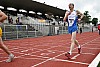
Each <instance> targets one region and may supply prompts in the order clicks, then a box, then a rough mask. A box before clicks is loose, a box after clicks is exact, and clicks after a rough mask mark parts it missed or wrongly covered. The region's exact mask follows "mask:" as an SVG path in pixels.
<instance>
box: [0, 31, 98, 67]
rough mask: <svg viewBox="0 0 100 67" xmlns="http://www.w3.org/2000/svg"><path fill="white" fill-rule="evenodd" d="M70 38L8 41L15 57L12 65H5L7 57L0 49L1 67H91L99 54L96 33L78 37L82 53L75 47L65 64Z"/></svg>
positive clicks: (62, 36)
mask: <svg viewBox="0 0 100 67" xmlns="http://www.w3.org/2000/svg"><path fill="white" fill-rule="evenodd" d="M70 38H71V36H70V35H69V34H64V35H57V36H47V37H40V38H27V39H20V40H10V41H5V42H4V44H6V45H7V46H8V47H9V49H10V51H11V52H12V53H13V54H14V55H15V59H14V60H13V62H12V63H5V60H6V59H7V54H6V53H4V52H3V51H2V50H1V49H0V67H88V65H89V64H90V63H91V62H92V61H93V59H94V58H95V57H96V56H97V54H98V53H99V52H100V36H99V35H98V33H97V32H94V33H91V32H85V33H82V34H77V40H78V41H79V42H80V44H81V46H82V53H81V54H80V55H79V54H77V48H76V46H75V48H74V50H73V55H72V58H73V57H74V58H76V59H75V60H65V59H66V57H65V56H64V54H65V53H66V52H67V51H68V50H69V47H70Z"/></svg>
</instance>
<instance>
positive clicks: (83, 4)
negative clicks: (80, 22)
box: [34, 0, 100, 20]
mask: <svg viewBox="0 0 100 67" xmlns="http://www.w3.org/2000/svg"><path fill="white" fill-rule="evenodd" d="M34 1H38V2H41V3H43V2H45V4H47V5H51V6H54V7H58V8H60V9H64V10H65V9H66V10H69V9H68V4H69V3H74V5H75V8H74V9H75V10H79V11H80V12H82V13H84V12H85V11H89V15H90V16H92V18H94V17H95V18H98V19H99V20H100V5H99V4H100V0H34Z"/></svg>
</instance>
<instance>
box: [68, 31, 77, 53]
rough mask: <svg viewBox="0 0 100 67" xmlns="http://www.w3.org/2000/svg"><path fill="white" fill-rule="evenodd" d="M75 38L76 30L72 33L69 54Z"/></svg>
mask: <svg viewBox="0 0 100 67" xmlns="http://www.w3.org/2000/svg"><path fill="white" fill-rule="evenodd" d="M75 40H76V31H75V32H73V33H72V38H71V46H70V51H69V53H70V54H72V50H73V49H74V45H75Z"/></svg>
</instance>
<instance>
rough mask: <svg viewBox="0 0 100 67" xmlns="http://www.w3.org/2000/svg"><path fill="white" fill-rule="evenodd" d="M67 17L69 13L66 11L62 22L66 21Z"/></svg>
mask: <svg viewBox="0 0 100 67" xmlns="http://www.w3.org/2000/svg"><path fill="white" fill-rule="evenodd" d="M68 15H69V12H68V11H66V13H65V16H64V19H63V21H66V19H67V18H68Z"/></svg>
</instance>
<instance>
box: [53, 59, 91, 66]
mask: <svg viewBox="0 0 100 67" xmlns="http://www.w3.org/2000/svg"><path fill="white" fill-rule="evenodd" d="M53 60H54V61H61V62H71V63H76V64H83V65H89V63H83V62H76V61H69V60H62V59H53Z"/></svg>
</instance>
